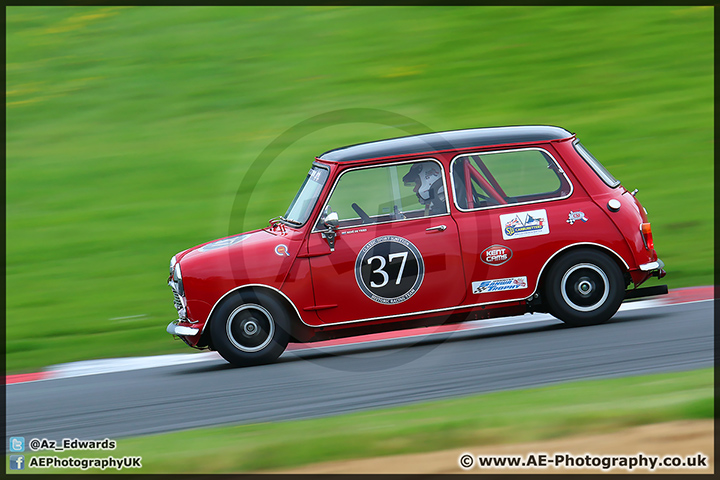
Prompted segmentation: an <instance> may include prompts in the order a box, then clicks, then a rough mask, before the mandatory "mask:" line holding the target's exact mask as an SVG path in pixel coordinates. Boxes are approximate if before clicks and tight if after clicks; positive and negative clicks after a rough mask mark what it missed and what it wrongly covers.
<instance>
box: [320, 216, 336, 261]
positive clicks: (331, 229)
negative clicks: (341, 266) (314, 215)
mask: <svg viewBox="0 0 720 480" xmlns="http://www.w3.org/2000/svg"><path fill="white" fill-rule="evenodd" d="M323 224H324V225H325V226H326V227H327V230H325V231H324V232H321V233H322V236H323V238H324V239H326V240H327V242H328V245H330V251H331V252H334V251H335V236H336V234H335V231H336V230H337V228H338V225H339V224H340V220H339V219H338V214H337V212H330V213H328V214H327V216H326V217H325V219H324V220H323Z"/></svg>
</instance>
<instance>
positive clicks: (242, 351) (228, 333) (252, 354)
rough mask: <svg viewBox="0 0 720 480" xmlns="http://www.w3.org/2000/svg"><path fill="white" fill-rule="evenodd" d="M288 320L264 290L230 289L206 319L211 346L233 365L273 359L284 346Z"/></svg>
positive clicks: (266, 361) (285, 314) (288, 325)
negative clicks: (237, 290) (208, 321)
mask: <svg viewBox="0 0 720 480" xmlns="http://www.w3.org/2000/svg"><path fill="white" fill-rule="evenodd" d="M289 327H290V321H289V317H288V315H287V312H286V311H285V309H284V308H283V307H282V305H280V304H279V303H278V302H277V301H275V299H273V298H272V297H271V296H270V295H268V294H266V293H264V292H242V293H233V294H232V295H231V296H230V297H228V298H227V299H225V301H224V302H223V303H222V304H221V305H220V307H219V308H218V309H217V311H216V312H215V313H214V314H213V317H212V319H211V320H210V336H211V337H212V343H213V346H214V348H215V349H216V350H217V351H218V353H220V355H222V357H223V358H224V359H225V360H227V361H228V362H230V363H232V364H233V365H236V366H239V367H243V366H249V365H259V364H263V363H270V362H273V361H275V360H276V359H277V358H278V357H279V356H280V355H281V354H282V352H283V351H285V347H287V344H288V340H289V333H288V331H289Z"/></svg>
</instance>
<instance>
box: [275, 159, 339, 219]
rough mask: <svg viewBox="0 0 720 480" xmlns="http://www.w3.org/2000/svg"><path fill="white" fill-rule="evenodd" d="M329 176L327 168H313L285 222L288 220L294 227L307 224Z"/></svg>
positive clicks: (288, 211)
mask: <svg viewBox="0 0 720 480" xmlns="http://www.w3.org/2000/svg"><path fill="white" fill-rule="evenodd" d="M328 174H329V172H328V170H327V169H326V168H322V167H319V166H317V165H313V166H312V168H311V169H310V171H309V172H308V174H307V177H305V181H304V182H303V184H302V186H301V187H300V190H298V193H297V195H295V199H294V200H293V201H292V203H291V204H290V207H288V210H287V213H285V217H284V219H285V220H288V221H289V222H290V223H291V224H293V225H302V224H304V223H305V222H307V220H308V218H309V217H310V213H311V212H312V210H313V207H315V203H317V199H318V197H319V196H320V192H321V191H322V188H323V186H324V185H325V182H326V181H327V178H328Z"/></svg>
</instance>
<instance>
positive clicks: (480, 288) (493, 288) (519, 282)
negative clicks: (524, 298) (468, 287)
mask: <svg viewBox="0 0 720 480" xmlns="http://www.w3.org/2000/svg"><path fill="white" fill-rule="evenodd" d="M523 288H527V277H512V278H501V279H498V280H483V281H482V282H472V292H473V293H494V292H505V291H507V290H520V289H523Z"/></svg>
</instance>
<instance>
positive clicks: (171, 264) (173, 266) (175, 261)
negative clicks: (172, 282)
mask: <svg viewBox="0 0 720 480" xmlns="http://www.w3.org/2000/svg"><path fill="white" fill-rule="evenodd" d="M176 263H177V258H175V255H173V257H172V258H171V259H170V275H172V274H173V269H174V268H175V264H176Z"/></svg>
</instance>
